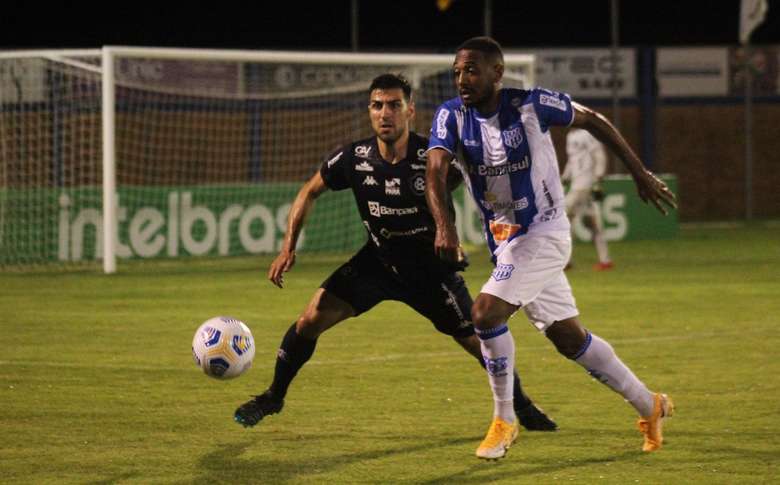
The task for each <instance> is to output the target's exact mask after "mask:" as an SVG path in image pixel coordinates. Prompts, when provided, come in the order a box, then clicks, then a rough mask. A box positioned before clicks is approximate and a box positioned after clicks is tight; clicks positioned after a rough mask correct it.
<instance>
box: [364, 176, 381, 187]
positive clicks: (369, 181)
mask: <svg viewBox="0 0 780 485" xmlns="http://www.w3.org/2000/svg"><path fill="white" fill-rule="evenodd" d="M363 185H379V183H377V181H376V179H375V178H374V177H373V176H371V175H366V178H364V179H363Z"/></svg>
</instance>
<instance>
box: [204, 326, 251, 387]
mask: <svg viewBox="0 0 780 485" xmlns="http://www.w3.org/2000/svg"><path fill="white" fill-rule="evenodd" d="M192 358H193V359H194V360H195V364H196V365H197V366H198V367H200V368H201V369H202V370H203V372H205V373H206V375H207V376H209V377H213V378H215V379H232V378H234V377H238V376H240V375H241V374H243V373H244V372H246V371H247V370H249V368H250V367H252V360H253V359H254V358H255V339H254V338H252V332H251V331H250V330H249V327H247V326H246V324H245V323H244V322H242V321H241V320H237V319H235V318H231V317H214V318H211V319H209V320H206V321H205V322H204V323H203V325H201V326H200V327H198V330H197V331H196V332H195V337H194V338H193V339H192Z"/></svg>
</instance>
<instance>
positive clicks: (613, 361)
mask: <svg viewBox="0 0 780 485" xmlns="http://www.w3.org/2000/svg"><path fill="white" fill-rule="evenodd" d="M573 360H574V361H575V362H577V363H578V364H580V365H581V366H582V367H584V368H585V369H586V370H587V371H588V373H590V375H592V376H593V377H595V378H596V379H598V380H599V381H601V382H602V383H603V384H606V385H607V386H609V387H610V388H611V389H612V390H613V391H615V392H617V393H618V394H620V395H621V396H623V397H624V398H625V400H626V401H628V402H629V404H631V405H632V406H634V409H636V410H637V412H638V413H639V415H640V416H650V415H651V414H652V413H653V393H651V392H650V391H649V390H648V389H647V387H646V386H645V385H644V383H643V382H642V381H640V380H639V379H638V378H637V377H636V376H635V375H634V373H633V372H631V369H629V368H628V367H627V366H626V364H624V363H623V362H622V361H621V360H620V359H619V358H618V356H617V355H616V354H615V350H614V349H613V348H612V346H611V345H609V343H607V342H606V341H605V340H602V339H601V338H600V337H599V336H597V335H593V334H592V333H590V332H588V336H587V339H586V341H585V345H583V346H582V350H580V352H579V353H578V354H577V355H576V356H575V357H574V359H573Z"/></svg>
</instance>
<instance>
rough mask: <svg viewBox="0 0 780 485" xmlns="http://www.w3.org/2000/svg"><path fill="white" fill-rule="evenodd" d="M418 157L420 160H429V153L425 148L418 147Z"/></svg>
mask: <svg viewBox="0 0 780 485" xmlns="http://www.w3.org/2000/svg"><path fill="white" fill-rule="evenodd" d="M417 159H418V160H428V153H427V151H426V150H425V148H418V149H417Z"/></svg>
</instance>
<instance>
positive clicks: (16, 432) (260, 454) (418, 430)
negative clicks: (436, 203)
mask: <svg viewBox="0 0 780 485" xmlns="http://www.w3.org/2000/svg"><path fill="white" fill-rule="evenodd" d="M611 251H612V253H613V257H614V259H615V261H616V264H617V267H616V269H615V270H614V271H612V272H609V273H595V272H593V271H591V269H590V266H591V264H592V263H593V259H594V256H593V252H594V251H593V249H592V247H591V246H589V245H577V246H576V247H575V257H576V258H577V263H578V265H577V266H576V267H575V268H574V270H573V271H571V272H570V273H569V277H570V280H571V282H572V286H573V287H574V290H575V295H576V296H577V299H578V305H579V307H580V310H581V313H582V319H583V321H584V322H585V324H586V325H587V326H588V327H589V328H590V329H591V330H592V331H594V332H595V333H598V334H599V335H601V336H602V337H604V338H606V339H607V340H609V341H610V342H611V343H612V345H613V346H614V347H615V349H616V351H617V352H618V355H620V356H621V357H622V359H623V360H624V361H625V362H626V363H627V364H629V366H631V367H632V368H633V370H634V371H635V372H636V373H637V374H638V375H639V377H640V378H642V379H643V380H645V382H646V383H647V384H648V385H649V386H650V387H651V388H653V389H658V390H663V391H666V392H668V393H670V394H671V395H672V396H673V397H674V398H675V401H676V404H677V415H676V416H675V418H674V419H672V420H670V421H668V422H667V426H666V437H667V442H666V444H665V446H664V448H663V449H662V450H660V451H658V452H656V453H653V454H643V453H642V452H641V451H640V446H641V436H640V435H639V433H638V432H637V431H636V429H635V424H634V422H635V416H634V413H633V410H632V409H631V408H630V406H628V405H627V404H626V403H624V402H622V400H621V399H620V397H619V396H618V395H617V394H614V393H613V392H611V391H610V390H608V389H607V388H606V387H604V386H602V385H601V384H599V383H598V382H596V381H594V380H593V379H591V378H590V377H589V376H588V375H587V374H586V373H585V372H584V371H583V370H582V369H581V368H580V367H579V366H578V365H576V364H573V363H571V362H569V361H567V360H565V359H564V358H562V357H560V356H559V355H558V354H557V353H556V352H555V351H554V349H553V347H552V345H551V344H549V343H548V342H547V340H546V339H545V338H544V337H543V336H541V335H539V334H538V333H537V332H536V331H535V330H534V329H533V328H532V327H531V326H530V325H529V324H528V323H527V322H526V320H525V317H524V316H523V315H522V314H519V315H517V316H515V317H514V318H513V319H512V321H511V326H512V332H513V334H514V337H515V340H516V341H517V346H518V347H517V365H518V368H519V370H520V372H521V375H522V376H523V382H524V385H525V387H526V390H527V391H528V393H529V394H530V395H531V396H532V397H533V398H534V399H535V401H536V402H537V403H538V404H540V405H541V406H542V407H543V408H544V409H545V410H546V411H547V412H548V413H549V414H550V415H551V416H552V417H554V419H556V420H557V422H558V424H559V425H560V428H561V429H560V431H559V432H557V433H542V434H540V433H528V432H521V435H520V437H519V439H518V442H517V443H516V445H515V446H514V447H513V448H512V450H511V451H510V453H509V455H508V456H507V458H506V459H504V460H501V461H499V462H481V461H479V460H477V459H476V458H475V457H474V450H475V448H476V446H477V445H478V443H479V441H480V440H481V438H482V436H483V433H484V432H485V431H486V429H487V426H488V424H489V420H490V417H491V413H492V402H491V397H490V390H489V388H488V385H487V380H486V378H485V376H484V373H483V372H482V370H481V369H480V368H479V367H478V365H477V363H476V362H475V361H474V360H473V359H472V358H471V357H468V356H467V355H466V354H465V352H463V351H462V350H460V349H459V347H457V346H456V344H454V343H453V342H452V341H450V340H449V339H448V338H446V337H443V336H441V335H439V334H437V333H436V332H435V331H434V329H433V327H432V326H431V325H430V324H429V323H428V322H426V321H425V320H423V319H422V318H421V317H419V316H418V315H417V314H415V313H413V312H412V311H411V310H409V309H408V308H406V307H404V306H402V305H400V304H397V303H384V304H382V305H380V306H379V307H377V308H376V309H374V310H373V311H372V312H369V313H368V314H366V315H363V316H361V317H360V318H358V319H353V320H350V321H347V322H344V323H342V324H341V325H339V326H337V327H335V328H334V329H333V330H331V331H329V332H328V333H326V334H325V335H324V336H323V337H322V338H321V339H320V341H319V343H318V347H317V351H316V353H315V354H314V357H313V359H312V360H311V361H310V362H309V363H308V364H307V365H306V367H304V368H303V370H302V371H301V373H300V374H299V376H298V379H297V380H296V381H295V382H294V384H293V386H292V387H291V389H290V393H289V395H288V398H287V401H286V406H285V409H284V412H283V413H281V414H279V415H277V416H273V417H270V418H268V419H267V420H266V421H264V422H262V423H261V424H260V425H259V426H257V427H256V428H254V429H244V428H242V427H240V426H238V425H236V424H235V423H234V422H233V421H232V413H233V410H234V409H235V407H236V406H237V405H238V404H240V403H241V402H243V401H245V400H246V399H247V398H248V396H249V395H250V394H253V393H259V392H260V391H262V390H263V389H265V387H266V386H267V384H268V383H269V382H270V378H271V375H272V372H273V363H274V358H275V352H276V348H277V346H278V344H279V341H280V339H281V336H282V334H283V333H284V331H285V330H286V329H287V327H288V326H289V325H290V323H291V322H292V321H293V320H294V319H295V318H296V316H297V314H298V313H299V312H300V311H301V310H302V308H303V306H304V305H305V303H306V302H307V301H308V298H309V296H310V295H311V293H312V291H313V290H314V289H315V288H316V287H317V285H319V283H320V282H321V281H322V280H323V279H324V278H325V277H326V276H327V275H328V274H329V273H330V271H332V270H333V269H334V268H335V267H336V266H337V265H338V264H340V262H342V261H343V260H344V259H345V257H346V255H331V256H326V257H324V256H314V255H306V254H303V255H301V256H300V257H299V259H298V265H297V266H296V267H295V268H294V270H293V271H292V272H291V273H289V274H288V275H287V278H286V280H287V287H286V288H285V289H284V290H278V289H276V288H275V287H273V286H272V285H271V284H270V283H268V282H267V281H266V280H265V271H266V268H267V265H268V264H269V262H270V260H271V259H270V257H259V258H239V259H221V260H216V259H214V260H191V261H187V262H160V263H136V264H124V265H121V266H120V270H121V271H120V273H118V274H116V275H113V276H103V275H101V274H99V273H98V272H97V271H95V270H92V269H90V270H88V271H85V270H80V271H75V272H61V271H46V272H11V273H9V272H6V273H2V274H0V289H1V291H0V315H2V316H1V317H0V332H1V333H0V335H2V337H0V338H1V339H2V354H0V364H1V365H0V403H2V413H1V414H0V439H1V441H0V442H1V443H2V444H0V469H1V470H2V474H1V475H0V482H2V483H25V484H29V483H193V482H194V483H333V484H340V483H365V482H369V483H512V484H515V483H559V482H575V483H621V484H625V483H664V484H669V483H707V484H718V483H723V484H731V483H767V482H775V483H777V482H778V481H780V466H779V464H780V437H779V435H778V426H777V417H778V414H780V378H778V375H780V360H779V359H778V357H779V356H780V351H779V350H778V349H779V348H780V332H778V324H780V316H779V315H780V276H778V275H780V224H777V223H774V224H771V223H757V224H754V225H751V226H748V227H743V226H723V227H720V226H714V227H701V226H700V227H695V228H686V229H683V230H682V232H681V236H680V238H679V239H677V240H673V241H664V242H660V241H655V242H649V241H645V242H624V243H620V244H613V245H612V246H611ZM486 259H487V258H486V257H485V254H484V253H483V252H482V250H479V251H476V252H473V253H472V261H473V264H472V267H471V268H470V269H469V271H467V273H466V277H467V281H468V282H469V284H470V287H471V289H472V291H475V290H478V289H479V287H480V286H481V283H482V282H483V280H484V279H485V277H486V276H487V274H488V272H489V268H488V263H487V261H486ZM219 314H229V315H233V316H235V317H238V318H241V319H242V320H244V321H245V322H247V323H248V324H249V326H250V327H251V328H252V330H253V333H254V335H255V340H256V344H257V354H256V357H255V366H254V367H253V369H252V370H251V371H250V372H249V373H248V374H247V375H245V376H242V377H241V378H239V379H237V380H234V381H229V382H218V381H214V380H211V379H208V378H207V377H205V376H204V375H203V374H202V373H201V372H200V371H199V370H198V369H197V368H196V367H195V365H194V364H193V362H192V359H191V356H190V343H191V339H192V334H193V332H194V330H195V329H196V328H197V326H198V325H199V324H200V323H201V322H202V321H203V320H206V319H207V318H208V317H211V316H214V315H219Z"/></svg>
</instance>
